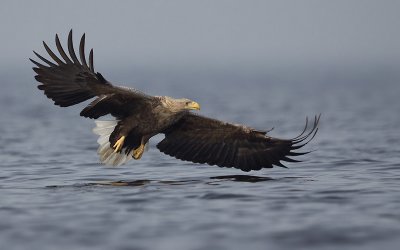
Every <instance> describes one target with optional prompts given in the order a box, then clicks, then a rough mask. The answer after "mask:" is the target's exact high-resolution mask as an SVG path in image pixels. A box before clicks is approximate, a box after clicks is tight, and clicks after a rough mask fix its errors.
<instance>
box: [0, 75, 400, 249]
mask: <svg viewBox="0 0 400 250" xmlns="http://www.w3.org/2000/svg"><path fill="white" fill-rule="evenodd" d="M199 81H200V80H199ZM207 81H210V79H208V80H207ZM207 81H202V84H193V86H192V85H190V86H192V87H191V88H188V87H187V86H188V85H185V84H182V85H179V86H186V88H185V87H182V88H179V89H178V90H177V91H178V92H177V97H180V96H186V97H189V98H191V99H195V100H196V101H198V102H199V103H201V104H202V107H203V111H202V113H203V114H206V115H211V116H214V117H219V118H221V119H225V120H228V121H233V122H244V123H248V124H249V125H252V126H254V127H256V128H258V129H268V128H271V127H275V129H274V130H273V131H271V132H270V135H271V136H279V137H283V138H291V137H293V136H294V135H296V134H298V132H300V131H301V129H302V127H303V125H304V124H303V121H304V117H305V116H306V115H309V116H311V115H314V114H317V113H322V114H323V116H322V120H321V128H320V131H319V134H318V135H317V137H316V138H315V140H314V141H313V142H312V143H310V145H308V146H307V147H308V148H307V149H306V150H312V151H313V152H311V153H310V154H309V155H306V156H302V157H300V158H301V159H300V160H303V162H301V163H295V164H288V167H289V169H282V168H274V169H265V170H262V171H258V172H250V174H248V175H247V174H245V173H244V172H240V171H239V170H236V169H226V168H217V167H215V166H206V165H201V164H192V163H188V162H182V161H178V160H176V159H174V158H170V157H168V156H165V155H163V154H161V153H160V152H158V151H157V150H156V149H155V147H154V145H155V143H156V141H151V145H150V150H149V151H148V152H146V154H145V155H144V157H143V158H142V160H140V161H132V162H131V163H130V164H129V165H127V166H123V167H119V168H107V167H104V166H101V165H100V164H99V163H98V162H99V160H98V157H97V155H96V148H97V145H96V136H95V135H94V134H92V133H91V129H92V127H93V126H94V124H93V121H92V120H88V119H86V120H85V119H82V118H81V117H79V116H78V114H79V108H82V107H81V106H80V107H77V108H64V109H60V108H58V107H54V106H52V105H51V102H50V101H48V100H45V99H44V97H43V95H42V94H41V93H39V92H35V91H36V90H33V88H28V87H26V88H25V87H24V88H21V89H15V86H17V83H12V84H11V83H10V84H9V85H5V86H3V90H4V91H2V92H1V93H0V97H1V99H0V101H1V102H2V103H1V104H2V105H1V106H0V109H1V110H0V111H1V113H2V116H1V117H0V119H1V126H0V150H1V152H2V155H1V163H0V167H1V169H0V192H1V199H0V218H1V219H0V232H1V234H0V242H1V246H2V247H3V248H4V249H27V248H29V249H41V250H47V249H55V248H57V249H174V250H175V249H247V248H251V249H266V248H268V249H269V248H272V249H293V248H296V249H298V248H300V249H323V248H327V249H338V248H346V249H348V248H353V249H377V248H384V249H396V247H397V246H398V245H399V244H400V240H399V239H400V215H399V211H400V192H399V190H400V184H399V183H400V169H399V162H400V161H399V160H400V159H399V155H400V151H399V146H398V144H399V141H400V133H399V132H398V127H399V125H400V116H398V115H396V114H397V113H398V110H399V107H400V106H399V99H398V93H399V90H400V89H399V86H400V85H399V84H396V85H388V86H387V87H386V88H383V87H382V85H381V83H379V84H364V83H357V84H354V85H345V84H342V85H333V84H319V83H318V82H317V83H309V84H308V85H307V84H303V85H302V84H300V85H296V84H293V85H279V84H277V85H273V84H271V85H268V84H266V82H268V81H262V82H261V81H260V82H257V83H254V84H253V85H249V86H248V85H246V86H247V87H246V88H244V87H243V85H240V84H235V83H232V82H231V81H226V82H222V83H221V82H220V79H219V80H218V81H216V82H208V83H207ZM18 84H21V82H19V83H18ZM26 84H28V83H26ZM207 84H208V85H207ZM218 84H222V85H221V87H220V88H221V90H224V91H222V92H223V93H218V94H216V93H214V92H210V91H208V89H210V88H211V89H214V88H215V86H220V85H218ZM246 84H251V83H246ZM24 86H25V85H24ZM26 86H28V85H26ZM197 86H201V88H200V87H197ZM152 92H153V93H158V92H157V90H154V91H152ZM171 92H173V91H172V90H171ZM238 93H240V95H238ZM161 94H164V93H161ZM232 100H234V101H232Z"/></svg>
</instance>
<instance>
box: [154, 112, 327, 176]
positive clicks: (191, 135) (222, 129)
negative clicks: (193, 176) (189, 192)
mask: <svg viewBox="0 0 400 250" xmlns="http://www.w3.org/2000/svg"><path fill="white" fill-rule="evenodd" d="M319 118H320V116H318V117H315V120H314V124H313V126H312V128H311V129H309V130H308V120H307V122H306V126H305V128H304V130H303V132H302V133H301V134H300V135H299V136H297V137H296V138H293V139H290V140H283V139H277V138H273V137H269V136H267V135H266V132H262V131H257V130H255V129H252V128H249V127H246V126H241V125H234V124H230V123H226V122H222V121H218V120H214V119H210V118H207V117H202V116H198V115H195V114H191V113H190V114H188V115H186V116H184V117H183V118H182V119H181V120H180V121H179V122H178V123H176V124H175V125H173V126H172V127H170V128H169V129H167V130H166V131H164V133H165V138H164V139H163V140H162V141H161V142H160V143H159V144H158V145H157V148H158V149H159V150H160V151H161V152H163V153H165V154H167V155H170V156H174V157H176V158H178V159H181V160H186V161H192V162H195V163H207V164H209V165H217V166H219V167H234V168H238V169H241V170H243V171H250V170H260V169H261V168H272V167H273V165H277V166H281V167H285V166H284V165H283V164H282V163H281V161H287V162H297V161H296V160H293V159H291V158H289V156H297V155H303V154H307V153H308V152H303V153H298V152H294V151H295V150H296V149H299V148H301V147H303V146H304V145H306V144H307V143H308V142H309V141H311V140H312V139H313V137H314V136H315V134H316V133H317V131H318V123H319ZM307 130H308V132H306V131H307Z"/></svg>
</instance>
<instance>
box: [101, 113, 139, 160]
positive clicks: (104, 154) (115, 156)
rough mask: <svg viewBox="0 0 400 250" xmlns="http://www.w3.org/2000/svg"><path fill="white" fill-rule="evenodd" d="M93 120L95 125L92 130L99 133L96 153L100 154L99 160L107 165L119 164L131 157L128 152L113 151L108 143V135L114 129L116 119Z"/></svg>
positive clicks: (116, 122)
mask: <svg viewBox="0 0 400 250" xmlns="http://www.w3.org/2000/svg"><path fill="white" fill-rule="evenodd" d="M95 122H96V127H95V128H94V129H93V132H94V133H95V134H97V135H99V139H98V140H97V143H98V144H99V148H98V150H97V153H98V154H99V156H100V161H101V162H102V163H104V164H106V165H109V166H120V165H122V164H124V163H126V162H128V161H129V160H130V159H132V157H131V155H130V154H125V153H124V152H114V149H113V148H112V147H111V145H110V135H111V133H112V132H113V131H114V129H115V126H117V124H118V121H117V120H114V121H95Z"/></svg>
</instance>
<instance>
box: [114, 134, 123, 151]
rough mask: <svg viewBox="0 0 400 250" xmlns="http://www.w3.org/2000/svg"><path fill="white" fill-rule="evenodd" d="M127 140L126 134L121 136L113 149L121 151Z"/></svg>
mask: <svg viewBox="0 0 400 250" xmlns="http://www.w3.org/2000/svg"><path fill="white" fill-rule="evenodd" d="M124 141H125V136H121V138H119V139H118V141H116V142H115V144H114V146H113V149H114V153H117V152H120V151H121V149H122V147H123V145H124Z"/></svg>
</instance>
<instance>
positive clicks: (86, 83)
mask: <svg viewBox="0 0 400 250" xmlns="http://www.w3.org/2000/svg"><path fill="white" fill-rule="evenodd" d="M55 42H56V46H57V50H58V52H59V54H60V56H61V57H58V56H57V55H56V54H55V53H54V52H53V51H52V50H51V49H50V48H49V46H47V44H46V43H45V42H43V45H44V48H45V49H46V51H47V53H48V54H49V56H50V57H51V58H52V59H53V61H50V60H48V59H46V58H44V57H43V56H41V55H39V54H38V53H36V52H35V51H34V53H35V55H36V56H37V57H38V58H39V59H41V60H42V61H43V62H44V63H45V64H47V65H44V64H43V62H41V63H39V62H37V61H35V60H32V59H30V60H31V61H32V62H33V63H34V64H35V65H36V66H37V67H34V68H33V70H34V71H35V72H36V73H37V75H36V76H35V79H36V80H37V81H38V82H40V83H41V84H39V85H38V88H39V89H40V90H43V91H44V94H45V95H46V96H47V97H48V98H50V99H52V100H53V101H54V104H56V105H59V106H61V107H68V106H71V105H75V104H77V103H80V102H83V101H86V100H88V99H91V98H93V97H95V96H98V98H97V99H96V100H94V101H93V102H92V103H91V104H89V105H88V106H87V107H86V108H85V109H84V110H83V111H82V112H81V115H82V116H85V117H90V118H98V117H99V116H102V115H106V114H112V115H114V116H116V117H124V116H126V113H127V112H131V111H132V110H133V107H132V106H137V105H141V104H144V103H146V102H148V101H149V100H151V99H152V97H151V96H148V95H145V94H143V93H141V92H139V91H137V90H135V89H130V88H125V87H117V86H113V85H112V84H111V83H110V82H108V81H107V80H106V79H105V78H104V77H103V76H102V75H101V74H100V73H98V72H97V73H96V72H95V70H94V66H93V49H92V50H90V54H89V64H88V63H87V61H86V57H85V34H83V36H82V38H81V40H80V44H79V59H78V57H77V55H76V54H75V50H74V46H73V41H72V30H71V31H70V32H69V35H68V54H69V56H68V55H67V53H66V52H65V51H64V49H63V47H62V46H61V43H60V40H59V38H58V35H56V39H55ZM128 110H129V111H128Z"/></svg>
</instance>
